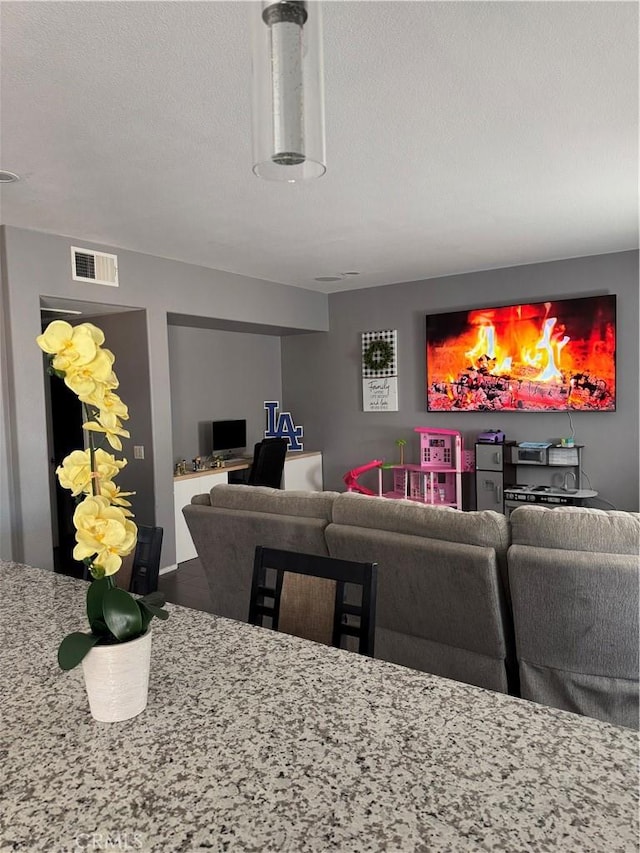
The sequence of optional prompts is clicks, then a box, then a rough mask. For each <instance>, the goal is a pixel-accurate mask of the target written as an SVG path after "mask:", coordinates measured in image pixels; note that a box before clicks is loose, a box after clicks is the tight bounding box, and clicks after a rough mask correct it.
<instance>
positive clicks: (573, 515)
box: [509, 506, 640, 555]
mask: <svg viewBox="0 0 640 853" xmlns="http://www.w3.org/2000/svg"><path fill="white" fill-rule="evenodd" d="M509 521H510V522H511V541H512V542H513V544H514V545H531V546H534V547H543V548H558V549H561V550H564V551H589V552H590V553H598V554H629V555H637V554H638V552H639V550H640V513H637V512H621V511H618V510H602V509H587V508H586V507H574V506H568V507H555V508H553V509H550V508H548V507H541V506H522V507H518V508H517V509H515V510H514V511H513V512H512V513H511V516H510V518H509Z"/></svg>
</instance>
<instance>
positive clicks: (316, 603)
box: [249, 545, 378, 657]
mask: <svg viewBox="0 0 640 853" xmlns="http://www.w3.org/2000/svg"><path fill="white" fill-rule="evenodd" d="M377 571H378V567H377V564H376V563H357V562H353V561H352V560H339V559H336V558H335V557H324V556H318V555H315V554H300V553H297V552H295V551H283V550H280V549H276V548H263V547H262V546H261V545H258V547H257V548H256V551H255V559H254V563H253V580H252V584H251V598H250V602H249V622H250V624H252V625H260V626H262V627H266V628H271V629H273V630H274V631H282V632H284V633H286V634H294V635H295V636H297V637H302V638H303V639H307V640H313V641H315V642H317V643H324V644H325V645H331V646H335V647H336V648H341V646H342V641H343V640H345V641H346V638H347V637H356V638H357V639H358V652H359V653H360V654H363V655H368V656H369V657H373V651H374V635H375V616H376V591H377ZM268 574H269V580H270V581H273V580H274V575H275V582H272V583H270V584H269V585H268V580H267V575H268ZM346 584H349V598H355V594H354V593H355V588H356V587H360V601H361V603H360V604H359V605H356V604H351V603H347V602H346V601H345V585H346ZM268 600H270V601H272V602H273V603H272V604H268V603H267V601H268ZM267 623H270V624H267Z"/></svg>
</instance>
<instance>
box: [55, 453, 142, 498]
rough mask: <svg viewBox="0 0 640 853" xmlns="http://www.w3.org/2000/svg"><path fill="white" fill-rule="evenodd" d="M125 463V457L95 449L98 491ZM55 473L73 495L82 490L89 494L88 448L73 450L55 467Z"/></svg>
mask: <svg viewBox="0 0 640 853" xmlns="http://www.w3.org/2000/svg"><path fill="white" fill-rule="evenodd" d="M126 464H127V460H126V459H122V460H120V459H116V458H115V456H113V455H112V454H111V453H107V451H106V450H102V449H98V450H96V452H95V467H96V474H97V477H98V484H99V490H100V492H102V490H103V489H104V487H105V485H106V484H107V483H110V482H111V480H112V478H113V477H115V476H116V474H117V473H118V472H119V471H120V470H121V469H122V468H124V466H125V465H126ZM56 474H57V476H58V481H59V483H60V485H61V486H62V488H63V489H69V490H70V491H71V494H72V495H73V496H74V497H77V496H78V495H81V494H82V493H83V492H85V493H86V494H91V492H92V487H91V480H92V477H91V454H90V453H89V451H88V450H74V451H73V452H72V453H70V454H69V455H68V456H66V457H65V458H64V459H63V460H62V465H59V466H58V467H57V468H56Z"/></svg>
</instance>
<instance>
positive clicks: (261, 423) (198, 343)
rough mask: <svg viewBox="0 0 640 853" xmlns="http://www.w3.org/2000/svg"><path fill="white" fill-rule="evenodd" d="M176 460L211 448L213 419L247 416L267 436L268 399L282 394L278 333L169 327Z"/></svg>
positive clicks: (251, 428)
mask: <svg viewBox="0 0 640 853" xmlns="http://www.w3.org/2000/svg"><path fill="white" fill-rule="evenodd" d="M169 362H170V376H171V403H172V413H173V414H172V429H173V459H174V461H178V460H180V459H186V460H187V462H190V461H191V460H192V459H193V457H194V456H197V455H200V456H204V455H209V454H210V453H211V421H214V420H220V421H222V420H236V419H241V418H244V419H245V420H246V421H247V448H248V451H247V452H250V451H251V450H252V449H253V445H254V444H255V442H257V441H259V440H260V439H262V438H263V434H264V428H265V411H264V408H263V403H264V401H265V400H281V399H282V396H281V395H282V378H281V365H280V338H279V337H273V336H269V335H253V334H247V333H242V332H226V331H218V330H215V329H194V328H190V327H184V326H173V325H170V326H169Z"/></svg>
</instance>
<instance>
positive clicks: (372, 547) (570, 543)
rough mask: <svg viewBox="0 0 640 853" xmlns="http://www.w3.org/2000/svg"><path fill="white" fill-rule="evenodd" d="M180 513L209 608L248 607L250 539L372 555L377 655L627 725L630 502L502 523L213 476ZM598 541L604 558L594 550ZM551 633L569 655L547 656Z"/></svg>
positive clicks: (633, 711)
mask: <svg viewBox="0 0 640 853" xmlns="http://www.w3.org/2000/svg"><path fill="white" fill-rule="evenodd" d="M183 513H184V516H185V519H186V522H187V525H188V526H189V530H190V532H191V535H192V537H193V541H194V544H195V546H196V549H197V551H198V555H199V557H200V559H201V562H202V565H203V568H204V571H205V574H206V577H207V580H208V583H209V587H210V591H211V601H212V603H213V605H214V610H215V612H216V613H218V614H220V615H222V616H227V617H230V618H232V619H240V620H243V621H246V619H247V616H248V609H249V592H250V587H251V574H252V568H253V553H254V549H255V546H256V545H266V546H268V547H276V548H286V549H290V550H295V551H301V552H307V553H313V554H328V555H330V556H335V557H342V558H345V559H352V560H362V561H375V562H377V563H378V607H377V617H376V650H375V655H376V657H379V658H382V659H385V660H389V661H392V662H395V663H399V664H402V665H405V666H409V667H412V668H415V669H420V670H424V671H426V672H432V673H434V674H436V675H442V676H445V677H448V678H454V679H456V680H459V681H464V682H467V683H469V684H474V685H477V686H480V687H486V688H489V689H492V690H497V691H501V692H510V693H512V694H515V695H523V696H524V697H525V698H529V699H533V700H536V701H541V702H544V703H545V704H550V705H554V706H555V707H560V708H565V709H567V710H572V711H577V712H579V713H585V714H590V715H592V716H596V717H599V718H600V719H607V720H609V721H611V722H615V723H618V724H621V725H637V714H638V710H637V709H638V696H637V687H638V664H637V645H638V619H637V613H638V577H639V568H638V562H639V561H638V544H639V542H640V516H639V515H638V514H634V513H615V512H604V511H601V510H575V509H574V510H572V511H571V512H567V511H566V510H559V509H554V510H548V509H542V508H539V507H521V508H518V509H517V510H516V511H514V512H513V513H512V515H511V519H510V520H509V521H507V519H506V518H505V516H504V515H501V514H499V513H497V512H493V511H489V510H486V511H482V512H462V511H459V510H454V509H450V508H444V507H430V506H425V505H422V504H417V503H415V502H413V501H402V500H400V501H395V500H388V499H385V498H376V497H368V496H364V495H358V494H354V493H337V492H294V491H280V490H278V489H268V488H261V487H257V488H255V487H247V486H239V485H218V486H215V487H214V488H213V489H211V492H210V493H209V494H206V495H197V496H196V497H194V498H193V499H192V502H191V504H190V505H188V506H186V507H184V509H183ZM547 519H553V520H550V521H548V520H547ZM586 519H588V520H586ZM587 530H589V531H591V533H590V534H589V535H588V536H587V535H586V531H587ZM604 530H606V531H608V535H607V536H605V535H604V532H603V531H604ZM572 531H573V532H572ZM594 542H595V543H596V546H594ZM561 543H563V544H561ZM597 543H599V544H600V545H601V546H602V548H601V552H602V555H606V556H603V557H602V559H600V556H599V557H598V559H597V560H595V562H594V560H593V552H594V551H596V550H597ZM578 545H582V546H583V547H580V548H579V547H577V546H578ZM585 546H586V547H585ZM634 548H635V550H634ZM603 549H604V550H603ZM558 551H559V552H560V555H559V554H558V553H557V552H558ZM554 567H556V569H557V571H556V573H555V575H554ZM582 567H586V568H587V570H588V571H589V572H590V577H591V581H590V582H589V583H588V584H587V585H586V586H585V583H584V577H583V575H582V573H581V569H582ZM589 567H591V568H589ZM609 571H613V572H614V573H617V574H616V575H615V577H616V580H613V574H612V575H607V572H609ZM605 576H606V577H605ZM599 577H600V580H598V578H599ZM563 584H564V586H563ZM556 587H558V589H559V588H560V587H562V593H560V592H558V591H557V589H556ZM598 590H600V591H602V590H606V591H605V592H602V594H600V595H596V592H597V591H598ZM512 592H513V596H514V601H513V602H512ZM594 599H596V600H598V601H600V602H601V605H599V606H595V605H593V600H594ZM618 599H620V602H619V603H618ZM634 601H635V611H634ZM607 608H608V609H607ZM565 610H566V611H567V613H571V614H573V616H574V617H575V618H573V619H569V618H565ZM604 613H606V614H608V615H607V619H606V620H605V621H604V622H603V621H602V620H603V619H604V616H603V614H604ZM614 613H617V614H618V621H616V619H615V618H614V617H613V614H614ZM634 613H635V620H634ZM587 614H588V615H587ZM514 616H515V624H514ZM552 617H553V619H552ZM609 617H611V618H609ZM553 620H555V621H553ZM552 625H553V626H556V627H552ZM563 626H564V628H563ZM589 626H591V627H589ZM563 630H564V631H565V634H563ZM571 632H573V633H571ZM576 632H577V633H576ZM569 635H570V636H571V638H572V639H570V640H567V638H566V637H567V636H569ZM545 637H547V638H548V641H547V642H545V640H544V638H545ZM634 643H635V649H636V656H635V659H634V656H633V654H631V651H632V647H633V644H634ZM557 645H559V646H563V645H564V646H565V647H566V648H569V649H571V648H574V647H575V649H574V652H575V654H574V656H573V657H571V655H568V656H566V658H564V657H562V655H560V656H557V655H556V656H555V657H554V656H553V655H551V656H550V657H549V656H548V654H547V653H548V651H549V649H550V648H553V647H555V646H557ZM591 646H594V648H595V649H596V651H597V650H600V651H597V653H596V657H597V655H598V654H600V656H601V657H600V658H599V659H598V663H597V665H595V664H594V665H592V664H591V657H592V651H591ZM601 647H605V648H607V649H609V653H608V654H605V653H604V652H602V650H601ZM615 650H618V651H615ZM576 660H579V661H580V666H581V667H582V668H581V669H578V670H576V669H575V666H576ZM578 673H579V674H580V677H579V678H578V677H577V674H578ZM520 678H521V679H522V682H523V689H522V694H520V685H519V680H520ZM568 684H570V685H571V686H567V685H568ZM634 689H635V699H634V696H633V693H634Z"/></svg>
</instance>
